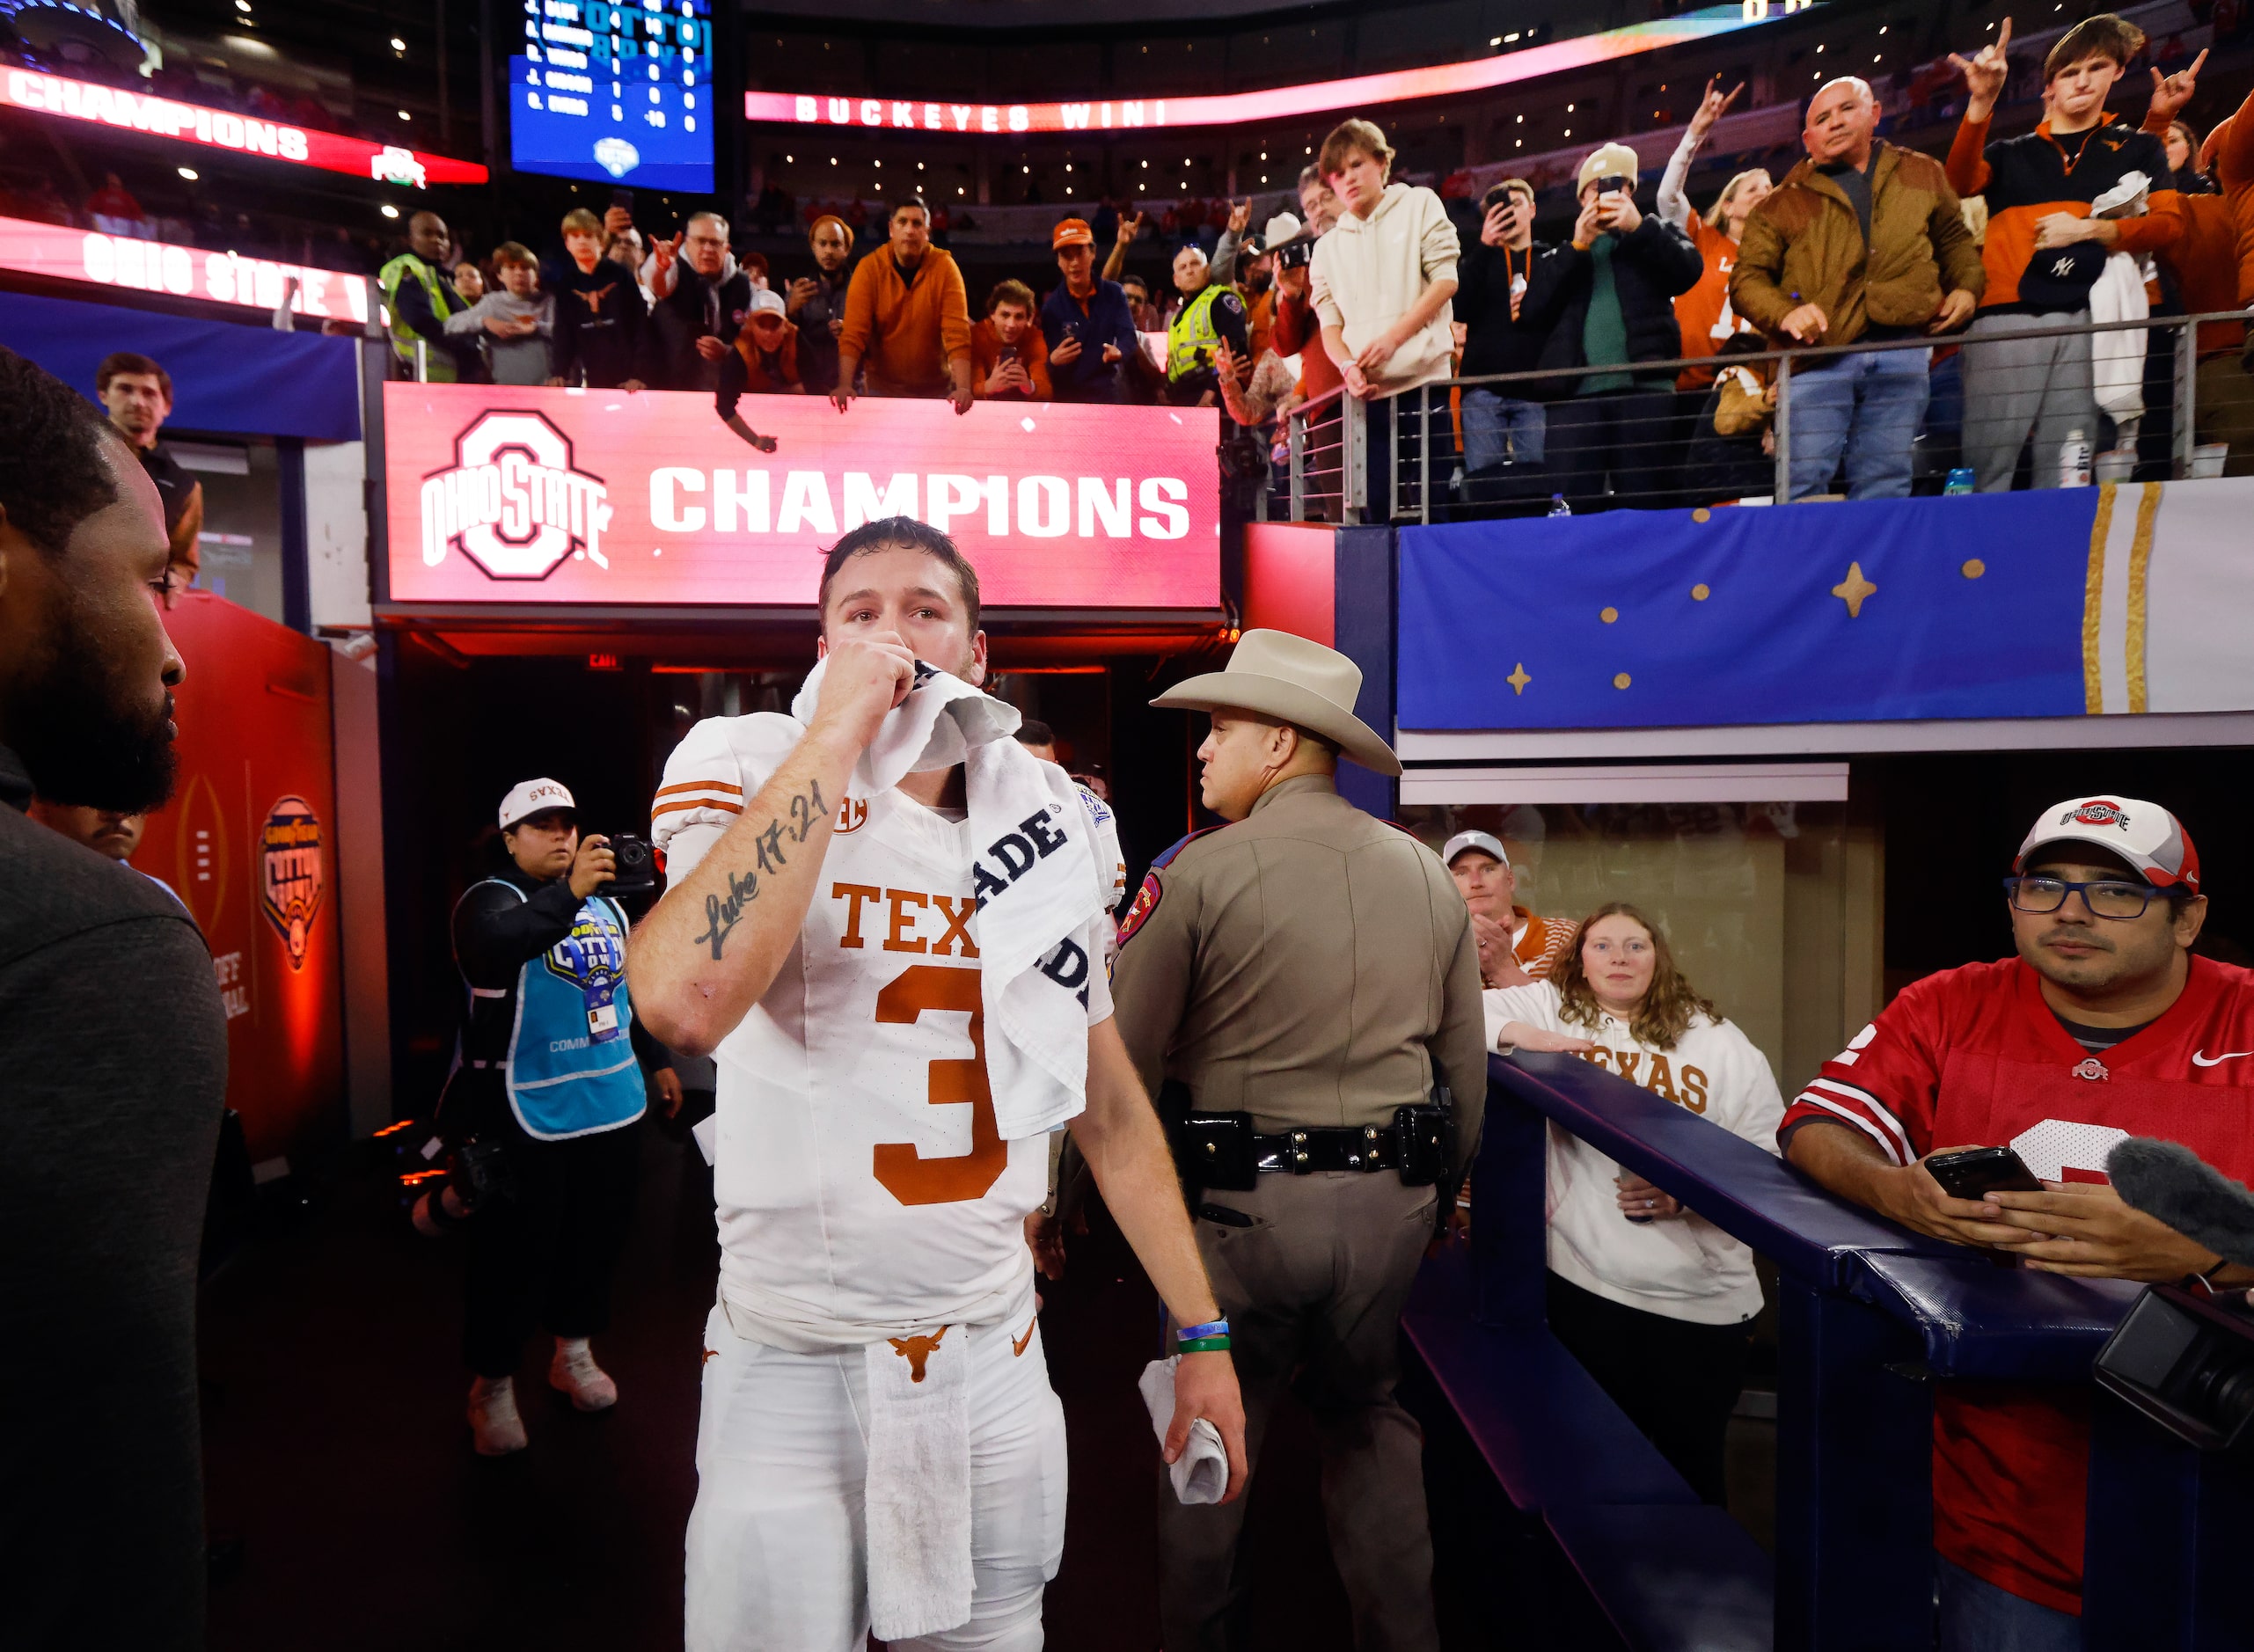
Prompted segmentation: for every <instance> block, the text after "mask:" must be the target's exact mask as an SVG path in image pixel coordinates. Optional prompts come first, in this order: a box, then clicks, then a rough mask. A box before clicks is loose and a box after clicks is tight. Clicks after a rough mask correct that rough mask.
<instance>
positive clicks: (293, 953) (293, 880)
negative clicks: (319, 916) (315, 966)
mask: <svg viewBox="0 0 2254 1652" xmlns="http://www.w3.org/2000/svg"><path fill="white" fill-rule="evenodd" d="M326 881H327V880H326V876H325V875H324V874H323V872H322V867H321V822H320V821H319V820H318V818H317V817H316V816H315V815H314V813H313V808H312V805H311V804H310V803H308V802H306V801H305V800H304V798H302V797H296V796H291V797H285V798H282V800H279V801H278V802H276V803H275V804H274V807H273V808H270V809H268V810H267V816H266V824H265V825H263V826H261V827H260V829H259V896H260V900H259V904H260V906H261V907H263V908H264V909H265V910H266V916H267V922H268V923H270V924H272V925H274V928H275V929H277V930H279V931H280V932H282V942H283V944H284V945H286V946H287V947H289V967H290V968H291V969H304V967H305V951H306V947H307V945H308V944H309V939H310V937H311V933H312V929H313V915H314V914H315V913H316V912H318V911H319V910H321V891H322V888H323V887H324V886H325V884H326Z"/></svg>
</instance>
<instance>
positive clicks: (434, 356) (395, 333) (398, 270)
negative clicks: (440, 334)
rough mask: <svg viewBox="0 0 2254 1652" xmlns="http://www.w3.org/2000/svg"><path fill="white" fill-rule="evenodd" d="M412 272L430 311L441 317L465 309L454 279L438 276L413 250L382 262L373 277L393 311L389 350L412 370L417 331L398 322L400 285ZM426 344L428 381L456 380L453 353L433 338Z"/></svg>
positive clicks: (408, 369) (387, 304) (385, 304)
mask: <svg viewBox="0 0 2254 1652" xmlns="http://www.w3.org/2000/svg"><path fill="white" fill-rule="evenodd" d="M410 275H412V276H413V277H414V279H415V281H416V282H417V283H418V284H419V285H420V286H421V288H422V289H423V291H424V292H426V293H428V294H429V295H430V312H431V314H433V315H435V316H436V317H437V318H439V319H440V320H441V321H443V320H445V319H446V318H447V317H449V316H450V315H454V314H457V313H458V312H459V311H463V310H465V309H467V308H468V306H467V305H466V304H465V303H463V302H462V295H461V294H459V293H457V292H456V291H455V290H454V283H453V282H451V281H441V280H439V279H438V272H437V270H436V269H435V268H434V267H432V266H431V265H430V264H429V263H428V261H426V260H425V259H421V258H419V257H417V256H416V255H415V254H414V253H413V252H402V253H400V254H399V257H397V258H395V259H392V261H391V262H390V263H388V264H386V265H384V268H383V270H382V272H381V273H380V274H378V275H377V277H376V279H377V282H378V283H379V284H380V285H381V286H382V287H383V289H384V308H385V309H387V310H389V311H391V313H392V355H396V356H398V357H399V360H400V362H403V363H404V364H405V365H406V369H407V373H408V375H409V376H413V373H414V347H415V340H416V339H417V338H418V337H419V336H420V335H419V334H416V333H409V332H408V331H407V330H406V328H404V327H402V326H401V325H399V285H400V283H401V282H402V281H405V280H406V278H407V277H408V276H410ZM424 342H425V343H426V344H427V345H428V352H427V354H426V356H425V362H426V367H425V369H424V370H425V372H426V374H427V376H428V383H430V384H453V383H454V382H455V376H456V375H455V371H454V355H453V353H452V352H451V351H450V350H449V349H447V348H446V347H445V346H444V345H443V344H441V343H439V342H438V340H435V339H428V340H424Z"/></svg>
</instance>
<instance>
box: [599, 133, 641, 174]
mask: <svg viewBox="0 0 2254 1652" xmlns="http://www.w3.org/2000/svg"><path fill="white" fill-rule="evenodd" d="M595 164H596V165H597V166H600V167H601V168H602V169H603V170H604V172H608V173H610V174H611V177H613V178H624V177H625V176H626V174H627V173H628V172H632V171H633V169H634V168H635V167H637V166H639V165H640V164H641V151H640V150H638V149H636V148H635V147H634V146H633V144H631V143H627V142H626V139H624V138H622V137H606V138H597V139H596V141H595Z"/></svg>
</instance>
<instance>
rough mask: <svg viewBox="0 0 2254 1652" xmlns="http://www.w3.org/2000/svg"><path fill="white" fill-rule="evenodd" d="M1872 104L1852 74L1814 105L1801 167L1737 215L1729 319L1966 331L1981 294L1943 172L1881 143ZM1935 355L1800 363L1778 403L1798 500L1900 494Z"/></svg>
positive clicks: (1781, 334)
mask: <svg viewBox="0 0 2254 1652" xmlns="http://www.w3.org/2000/svg"><path fill="white" fill-rule="evenodd" d="M1877 132H1878V99H1877V96H1876V94H1874V93H1873V92H1872V91H1871V90H1870V85H1869V84H1867V83H1866V82H1864V81H1862V80H1859V79H1856V78H1855V77H1851V76H1850V77H1847V78H1845V79H1841V80H1834V81H1833V82H1832V83H1831V84H1828V85H1826V87H1825V88H1824V89H1823V90H1822V91H1819V92H1818V93H1817V94H1816V96H1815V99H1814V100H1813V101H1812V102H1811V103H1810V104H1809V106H1808V127H1807V130H1806V132H1805V133H1804V134H1803V142H1804V143H1806V145H1807V147H1808V158H1807V159H1806V160H1804V161H1803V162H1801V163H1800V164H1799V165H1797V166H1796V167H1794V168H1793V169H1792V170H1791V171H1790V172H1788V173H1787V174H1785V178H1784V181H1783V182H1782V183H1781V184H1779V185H1778V186H1776V188H1775V191H1774V192H1773V193H1772V194H1770V195H1769V197H1768V199H1767V200H1766V201H1762V202H1761V204H1760V206H1759V207H1757V208H1754V209H1753V216H1752V217H1750V218H1748V219H1747V220H1746V221H1745V237H1744V238H1743V240H1742V241H1741V242H1740V243H1739V245H1738V267H1737V268H1735V269H1734V270H1732V271H1731V274H1730V302H1731V304H1732V305H1734V306H1735V307H1736V310H1737V312H1738V314H1739V315H1741V316H1743V317H1745V318H1746V319H1747V320H1748V321H1751V322H1752V323H1753V325H1756V326H1758V327H1760V329H1761V330H1762V331H1763V332H1764V333H1767V334H1768V336H1769V337H1770V339H1771V340H1775V341H1776V342H1777V343H1780V344H1784V343H1798V344H1816V345H1841V344H1852V343H1855V341H1856V340H1866V341H1869V342H1872V343H1877V342H1882V341H1885V340H1907V339H1916V338H1922V337H1925V336H1927V335H1929V334H1934V333H1947V332H1949V331H1950V330H1951V329H1952V328H1956V327H1960V326H1962V325H1964V324H1965V321H1966V320H1967V319H1969V318H1971V316H1972V310H1973V307H1974V306H1975V305H1976V304H1977V303H1979V302H1980V293H1981V292H1982V290H1983V289H1985V287H1986V285H1987V278H1986V277H1985V276H1984V275H1983V274H1982V273H1981V269H1980V249H1979V248H1978V247H1977V246H1975V245H1972V232H1971V231H1970V230H1966V229H1965V218H1964V214H1963V211H1962V210H1961V208H1959V207H1958V201H1957V192H1956V191H1955V190H1953V189H1951V188H1950V186H1949V180H1948V179H1947V177H1946V176H1945V175H1944V174H1943V172H1942V168H1941V163H1940V162H1938V161H1936V160H1934V159H1932V158H1931V157H1928V156H1924V155H1920V154H1918V153H1917V152H1916V151H1914V150H1906V149H1899V148H1897V147H1896V146H1895V145H1893V144H1892V143H1881V142H1879V141H1878V137H1877ZM1932 361H1933V351H1932V349H1931V347H1921V348H1910V347H1906V346H1905V347H1896V348H1894V349H1891V350H1871V351H1868V352H1865V353H1863V354H1861V355H1834V356H1825V357H1819V358H1818V359H1817V360H1815V361H1813V362H1808V363H1806V364H1804V365H1801V364H1797V363H1796V364H1795V366H1794V368H1793V372H1792V376H1791V381H1790V384H1789V389H1788V390H1787V391H1785V394H1787V395H1789V397H1790V398H1791V410H1790V413H1789V427H1788V428H1789V433H1790V435H1789V440H1790V442H1791V447H1790V462H1791V467H1792V487H1791V495H1790V496H1791V497H1792V498H1794V499H1804V498H1806V497H1807V496H1808V495H1809V494H1811V493H1827V492H1829V491H1830V488H1831V484H1832V478H1833V475H1834V474H1835V473H1836V472H1837V471H1838V470H1839V467H1840V461H1841V458H1842V457H1844V458H1845V459H1846V461H1847V479H1848V498H1850V499H1906V498H1907V497H1908V496H1909V491H1910V443H1911V442H1913V441H1914V439H1915V438H1916V436H1917V433H1918V427H1919V426H1920V425H1921V424H1922V423H1923V422H1924V420H1925V402H1926V391H1927V378H1926V376H1927V373H1928V370H1929V369H1930V367H1931V365H1932Z"/></svg>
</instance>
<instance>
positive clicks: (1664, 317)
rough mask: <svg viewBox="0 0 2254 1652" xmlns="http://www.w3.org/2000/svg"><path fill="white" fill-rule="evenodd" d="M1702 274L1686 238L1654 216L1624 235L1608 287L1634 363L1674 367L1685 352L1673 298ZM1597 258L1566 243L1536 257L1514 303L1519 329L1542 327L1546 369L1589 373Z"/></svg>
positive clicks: (1569, 383)
mask: <svg viewBox="0 0 2254 1652" xmlns="http://www.w3.org/2000/svg"><path fill="white" fill-rule="evenodd" d="M1705 268H1706V264H1705V260H1704V259H1701V258H1700V257H1699V254H1698V249H1697V248H1696V247H1694V246H1693V245H1691V242H1690V238H1689V237H1688V236H1687V235H1685V234H1684V233H1683V232H1682V231H1681V230H1678V229H1677V228H1675V226H1674V225H1673V224H1672V223H1665V222H1663V221H1662V220H1661V219H1660V217H1659V216H1658V214H1657V213H1646V214H1645V215H1644V216H1643V223H1639V224H1637V225H1636V228H1635V229H1634V230H1630V231H1629V232H1628V234H1626V235H1624V236H1621V237H1620V238H1619V239H1618V240H1617V241H1616V243H1615V244H1614V247H1613V288H1614V291H1615V292H1617V293H1618V294H1619V295H1620V313H1621V321H1622V322H1624V323H1625V324H1626V325H1627V329H1628V360H1629V361H1631V362H1667V361H1672V360H1673V359H1674V358H1676V357H1677V356H1680V355H1681V354H1682V353H1683V334H1682V328H1681V327H1680V325H1678V324H1677V322H1676V320H1675V296H1676V295H1677V294H1679V293H1687V292H1688V291H1689V290H1690V289H1692V288H1693V287H1695V286H1696V285H1697V284H1698V278H1699V276H1700V275H1701V274H1703V273H1704V271H1705ZM1595 273H1596V259H1594V258H1592V256H1591V255H1590V254H1588V253H1586V252H1580V251H1578V250H1577V249H1576V248H1575V247H1573V246H1572V245H1570V244H1569V245H1564V246H1561V247H1559V248H1558V249H1557V250H1556V251H1555V252H1553V253H1551V254H1550V255H1549V256H1548V258H1543V259H1536V260H1535V262H1534V267H1533V271H1532V272H1531V273H1530V274H1528V276H1527V279H1526V296H1525V298H1524V299H1523V300H1521V301H1520V303H1519V325H1521V326H1538V327H1547V328H1548V333H1549V341H1548V343H1547V344H1545V345H1543V346H1542V351H1541V362H1540V365H1541V366H1543V367H1544V368H1570V367H1586V366H1587V365H1588V364H1589V362H1588V357H1587V356H1585V355H1583V354H1582V351H1581V329H1582V326H1583V325H1584V323H1586V321H1587V320H1588V318H1589V292H1590V288H1591V284H1592V281H1594V279H1595ZM1575 388H1576V381H1574V380H1572V379H1569V378H1560V379H1558V380H1556V381H1555V382H1554V383H1553V384H1546V385H1544V386H1543V387H1542V390H1541V391H1540V392H1539V394H1538V396H1537V397H1536V399H1542V400H1552V401H1555V400H1559V399H1562V398H1565V397H1569V396H1570V395H1572V394H1573V393H1574V391H1575Z"/></svg>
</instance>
